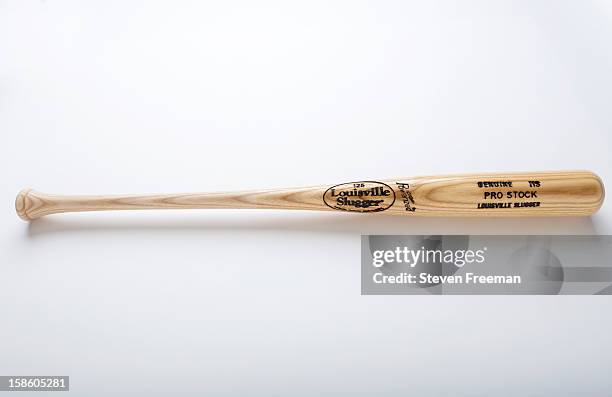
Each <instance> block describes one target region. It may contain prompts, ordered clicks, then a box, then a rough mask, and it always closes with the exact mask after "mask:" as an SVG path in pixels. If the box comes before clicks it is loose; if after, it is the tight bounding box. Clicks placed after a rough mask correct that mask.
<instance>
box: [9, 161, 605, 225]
mask: <svg viewBox="0 0 612 397" xmlns="http://www.w3.org/2000/svg"><path fill="white" fill-rule="evenodd" d="M603 199H604V186H603V183H602V181H601V179H600V178H599V177H598V176H597V175H595V174H594V173H592V172H589V171H558V172H520V173H484V174H463V175H444V176H421V177H408V178H395V179H389V180H384V181H373V180H367V181H356V182H348V183H341V184H335V185H328V186H316V187H305V188H294V189H277V190H258V191H245V192H229V193H183V194H157V195H116V196H60V195H50V194H44V193H39V192H36V191H34V190H31V189H24V190H22V191H21V192H19V194H18V195H17V199H16V201H15V207H16V210H17V214H18V215H19V216H20V217H21V218H22V219H24V220H27V221H30V220H33V219H36V218H40V217H42V216H45V215H50V214H55V213H60V212H79V211H111V210H147V209H193V208H263V209H289V210H323V211H345V212H361V213H368V212H371V213H387V214H395V215H412V216H419V215H420V216H561V215H573V216H586V215H591V214H593V213H594V212H596V211H597V210H598V209H599V208H600V207H601V204H602V203H603Z"/></svg>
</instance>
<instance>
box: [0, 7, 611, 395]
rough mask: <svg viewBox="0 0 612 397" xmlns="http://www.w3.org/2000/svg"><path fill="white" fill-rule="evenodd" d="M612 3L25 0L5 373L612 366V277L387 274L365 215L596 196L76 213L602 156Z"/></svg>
mask: <svg viewBox="0 0 612 397" xmlns="http://www.w3.org/2000/svg"><path fill="white" fill-rule="evenodd" d="M611 71H612V3H611V2H609V1H608V2H605V1H580V2H578V1H574V2H561V1H515V2H508V1H506V2H503V1H497V2H489V1H481V2H469V1H468V2H454V1H448V2H443V1H442V2H441V1H436V2H428V1H413V2H400V1H398V2H390V1H379V2H374V1H372V2H360V1H346V2H327V1H322V2H318V1H307V2H306V1H305V2H283V1H278V2H267V1H262V2H248V1H244V2H240V1H229V2H170V1H167V2H164V1H149V2H136V1H127V2H126V1H117V2H114V1H103V2H78V1H72V2H71V1H56V0H46V1H31V0H26V1H20V2H9V1H2V2H0V133H1V134H2V135H1V137H2V141H1V144H0V162H1V163H0V166H1V169H2V178H1V180H2V183H1V185H0V189H1V190H0V193H1V195H0V198H1V202H2V206H1V207H0V220H1V225H2V227H1V228H0V374H2V375H53V374H55V375H70V379H71V393H72V394H75V395H82V394H83V395H84V394H87V395H104V394H106V393H110V392H113V393H119V392H122V393H124V394H132V395H134V394H145V393H146V394H147V395H155V394H157V395H167V394H169V393H172V394H179V393H180V394H184V395H195V394H196V393H200V394H201V393H208V394H211V395H228V396H229V395H244V394H246V393H248V394H255V395H281V394H282V395H286V394H290V393H291V394H301V395H313V394H314V393H316V394H324V393H327V392H329V393H330V394H335V395H342V394H347V395H348V394H350V395H355V394H360V395H373V394H377V395H381V394H384V395H399V394H404V395H405V394H406V393H410V392H412V393H418V394H425V395H426V394H446V395H488V394H491V393H494V394H497V395H503V394H509V395H510V394H514V395H516V394H521V395H525V394H530V395H544V394H553V393H554V394H557V395H564V394H576V393H579V392H580V393H586V394H599V395H603V394H607V393H609V391H610V387H611V386H612V379H611V378H610V370H611V368H612V344H611V343H610V335H611V332H612V321H610V313H611V311H610V308H611V307H612V301H610V299H609V298H608V297H605V296H595V297H593V296H576V297H572V296H551V297H546V296H524V297H516V296H514V297H490V296H473V297H453V296H447V297H430V296H419V297H417V296H361V295H360V280H359V275H360V270H359V266H360V265H359V254H360V248H359V244H360V243H359V241H360V239H359V236H360V234H366V233H382V234H394V233H395V234H452V233H466V234H468V233H472V234H610V233H612V206H611V205H610V204H609V203H607V204H604V206H603V208H602V210H601V211H600V212H599V213H598V214H597V215H595V216H593V217H591V218H537V219H423V218H421V219H411V218H408V217H406V218H402V217H389V216H359V214H339V213H312V212H311V213H307V212H302V213H296V212H272V211H229V210H227V211H205V210H202V211H183V212H176V211H168V212H138V213H126V212H123V213H104V214H65V215H58V216H53V217H49V218H47V219H42V220H40V221H37V222H34V223H32V224H30V225H28V224H26V223H24V222H23V221H21V220H20V219H18V218H17V216H16V215H15V213H14V208H13V200H14V197H15V194H16V193H17V191H18V190H19V189H21V188H22V187H26V186H31V187H33V188H35V189H37V190H40V191H44V192H49V193H84V194H98V193H99V194H104V193H149V192H187V191H218V190H233V189H251V188H274V187H291V186H301V185H317V184H325V185H332V184H336V183H341V182H346V181H352V180H360V179H383V178H391V177H397V176H411V175H427V174H437V173H457V172H479V171H528V170H558V169H590V170H593V171H595V172H597V173H598V174H599V175H600V176H601V178H602V179H603V181H604V183H607V184H608V185H609V184H610V183H612V182H611V181H612V172H611V167H610V158H609V153H610V148H611V143H612V142H611V141H612V139H611V134H610V132H611V131H612V112H611V110H612V109H611V104H612V73H611Z"/></svg>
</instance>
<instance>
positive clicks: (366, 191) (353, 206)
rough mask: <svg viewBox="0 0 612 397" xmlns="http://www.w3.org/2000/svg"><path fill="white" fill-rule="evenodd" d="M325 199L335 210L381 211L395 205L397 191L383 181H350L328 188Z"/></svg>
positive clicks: (326, 203)
mask: <svg viewBox="0 0 612 397" xmlns="http://www.w3.org/2000/svg"><path fill="white" fill-rule="evenodd" d="M323 201H324V202H325V205H327V206H328V207H330V208H333V209H335V210H341V211H351V212H379V211H384V210H386V209H388V208H389V207H391V206H392V205H393V203H394V202H395V192H394V191H393V189H392V188H391V186H389V185H387V184H384V183H382V182H374V181H363V182H348V183H342V184H340V185H336V186H332V187H330V188H329V189H327V190H326V191H325V193H324V194H323Z"/></svg>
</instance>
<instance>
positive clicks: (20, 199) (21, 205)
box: [15, 188, 34, 221]
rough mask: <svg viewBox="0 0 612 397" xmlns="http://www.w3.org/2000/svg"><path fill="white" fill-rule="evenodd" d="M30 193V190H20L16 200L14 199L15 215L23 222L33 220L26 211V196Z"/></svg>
mask: <svg viewBox="0 0 612 397" xmlns="http://www.w3.org/2000/svg"><path fill="white" fill-rule="evenodd" d="M31 191H32V189H30V188H26V189H22V190H21V191H20V192H19V193H18V194H17V198H15V210H16V211H17V215H19V217H20V218H21V219H23V220H24V221H31V220H32V219H34V218H31V217H30V216H29V215H28V213H27V209H28V206H29V203H28V201H29V200H28V194H29V193H30V192H31Z"/></svg>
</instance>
